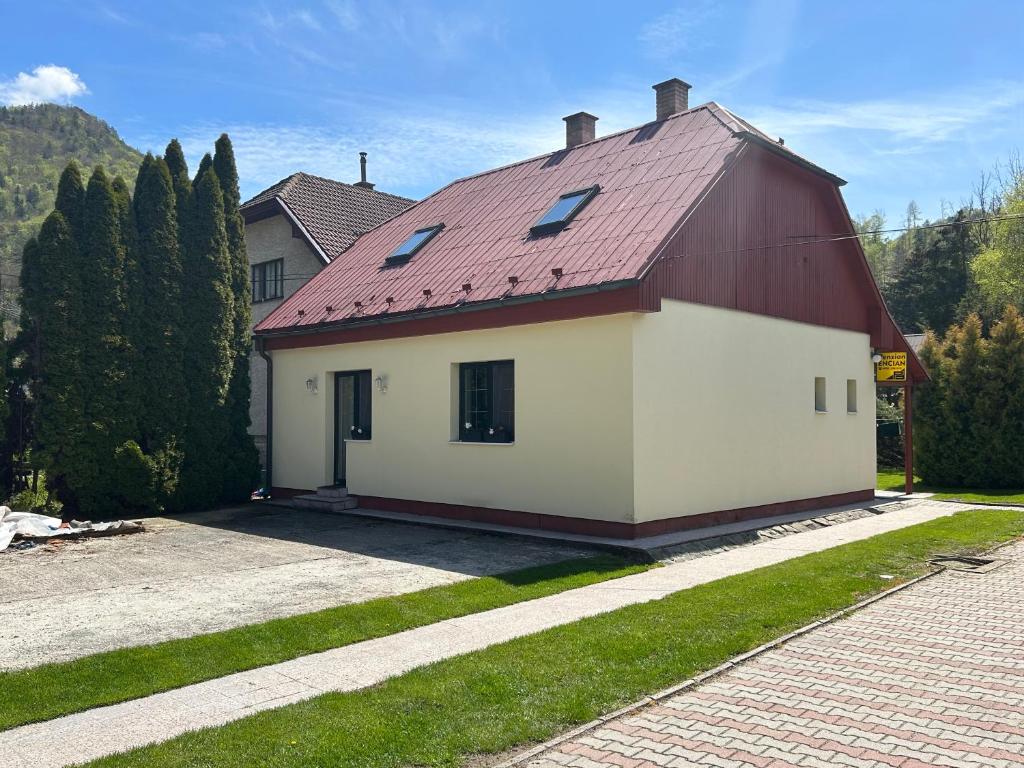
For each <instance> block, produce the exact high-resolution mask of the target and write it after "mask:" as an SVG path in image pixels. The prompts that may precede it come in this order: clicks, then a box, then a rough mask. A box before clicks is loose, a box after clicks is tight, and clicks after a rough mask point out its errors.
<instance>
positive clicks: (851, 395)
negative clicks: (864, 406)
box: [846, 379, 857, 413]
mask: <svg viewBox="0 0 1024 768" xmlns="http://www.w3.org/2000/svg"><path fill="white" fill-rule="evenodd" d="M846 412H847V413H856V412H857V380H856V379H847V380H846Z"/></svg>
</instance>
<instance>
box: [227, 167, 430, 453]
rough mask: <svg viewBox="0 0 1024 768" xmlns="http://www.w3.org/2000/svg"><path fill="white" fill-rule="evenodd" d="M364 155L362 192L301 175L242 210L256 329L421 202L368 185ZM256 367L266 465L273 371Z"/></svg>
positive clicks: (259, 440)
mask: <svg viewBox="0 0 1024 768" xmlns="http://www.w3.org/2000/svg"><path fill="white" fill-rule="evenodd" d="M361 154H362V155H363V156H362V158H361V161H362V181H359V182H356V183H355V184H343V183H342V182H340V181H333V180H331V179H324V178H320V177H319V176H310V175H309V174H308V173H293V174H292V175H291V176H289V177H288V178H286V179H282V180H281V181H279V182H277V184H275V185H274V186H272V187H270V188H269V189H265V190H264V191H262V192H260V193H259V194H258V195H256V196H255V197H254V198H252V199H251V200H248V201H247V202H245V203H243V204H242V216H243V217H244V218H245V245H246V250H247V252H248V254H249V264H250V265H251V267H250V268H251V270H252V302H253V307H252V319H253V325H254V326H255V325H256V324H257V323H259V322H260V321H261V320H263V318H265V317H266V316H267V315H269V314H270V313H271V311H273V310H274V309H276V308H277V307H278V306H279V305H280V304H281V302H282V301H284V300H285V299H286V298H288V297H289V296H291V295H292V294H293V293H295V292H296V291H297V290H298V289H299V288H300V287H301V286H302V285H303V284H304V283H305V282H307V281H308V280H309V279H310V278H311V277H313V275H315V274H317V273H318V272H319V271H320V270H322V269H323V268H324V267H326V266H327V265H328V264H330V263H331V261H332V260H334V259H335V258H337V257H338V256H339V255H340V254H341V253H343V252H344V251H345V250H346V249H347V248H348V247H349V246H351V245H352V243H354V242H355V241H356V238H357V237H359V235H360V234H362V233H363V232H365V231H367V230H368V229H372V228H373V227H375V226H377V225H378V224H381V223H382V222H385V221H387V220H388V219H390V218H391V217H393V216H395V215H396V214H398V213H401V212H402V211H404V210H405V209H406V208H408V207H409V206H410V205H412V203H413V202H415V201H413V200H409V199H407V198H404V197H398V196H396V195H389V194H386V193H384V192H377V191H376V190H374V188H373V184H370V183H369V182H367V181H366V158H365V153H361ZM251 365H252V401H251V406H250V415H251V417H252V428H251V430H250V431H251V432H252V434H253V436H254V437H255V440H256V445H257V447H258V448H259V450H260V457H261V459H262V460H264V461H265V456H266V434H267V431H266V430H267V364H266V362H265V361H264V360H263V359H262V358H260V357H259V356H258V355H253V356H252V363H251Z"/></svg>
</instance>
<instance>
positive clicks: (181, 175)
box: [164, 139, 192, 244]
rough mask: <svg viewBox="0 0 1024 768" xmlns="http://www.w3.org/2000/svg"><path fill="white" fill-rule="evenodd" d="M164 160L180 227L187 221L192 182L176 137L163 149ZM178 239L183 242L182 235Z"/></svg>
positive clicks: (190, 202)
mask: <svg viewBox="0 0 1024 768" xmlns="http://www.w3.org/2000/svg"><path fill="white" fill-rule="evenodd" d="M164 162H165V163H167V170H168V171H169V172H170V174H171V182H172V184H173V186H174V199H175V209H176V211H177V214H178V226H179V227H182V226H184V225H185V222H187V221H188V216H189V206H190V205H191V204H192V182H191V181H189V178H188V164H187V163H186V162H185V153H184V152H182V150H181V144H180V143H179V142H178V140H177V139H171V141H170V142H169V143H168V144H167V149H165V150H164ZM179 241H180V242H181V243H182V244H183V243H184V237H183V236H181V235H179Z"/></svg>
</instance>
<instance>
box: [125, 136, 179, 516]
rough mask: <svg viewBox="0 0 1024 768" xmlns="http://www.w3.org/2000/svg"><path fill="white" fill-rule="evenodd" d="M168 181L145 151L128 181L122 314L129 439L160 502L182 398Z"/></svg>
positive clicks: (170, 473) (170, 477)
mask: <svg viewBox="0 0 1024 768" xmlns="http://www.w3.org/2000/svg"><path fill="white" fill-rule="evenodd" d="M175 206H176V199H175V194H174V182H173V180H172V178H171V173H170V170H169V168H168V166H167V163H166V162H164V160H162V159H158V158H154V157H153V156H152V155H146V157H145V158H144V159H143V161H142V165H141V166H140V168H139V175H138V178H137V179H136V181H135V199H134V201H133V207H134V211H135V224H136V228H137V240H136V254H137V259H136V261H137V263H136V268H137V270H138V288H137V290H136V291H135V293H134V296H133V301H132V304H133V305H134V306H130V307H129V313H128V315H129V316H130V317H131V318H132V320H133V322H132V326H131V333H130V340H131V343H132V347H133V350H134V354H135V366H134V371H133V389H134V390H135V400H136V401H137V402H138V403H139V406H138V421H137V431H136V434H137V440H138V443H139V446H140V448H141V450H142V452H143V453H144V454H145V455H147V456H149V457H151V459H152V460H153V463H154V467H155V469H157V473H156V476H155V477H154V483H155V485H154V490H155V493H156V498H157V500H158V502H160V503H166V500H167V497H168V496H169V494H170V493H171V492H172V491H173V489H174V488H175V487H176V485H177V480H178V475H179V472H180V468H181V445H180V435H181V432H182V430H181V427H182V426H183V419H182V405H183V403H185V402H186V389H185V374H184V350H183V347H184V344H185V334H184V333H183V329H182V307H181V300H182V264H181V252H180V249H179V246H178V219H177V213H176V209H175Z"/></svg>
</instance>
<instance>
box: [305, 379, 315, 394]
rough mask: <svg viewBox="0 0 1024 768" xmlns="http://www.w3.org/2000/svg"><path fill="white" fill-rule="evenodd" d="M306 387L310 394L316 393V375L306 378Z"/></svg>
mask: <svg viewBox="0 0 1024 768" xmlns="http://www.w3.org/2000/svg"><path fill="white" fill-rule="evenodd" d="M306 389H307V390H309V392H310V393H311V394H314V395H315V394H316V389H317V387H316V376H312V377H310V378H308V379H306Z"/></svg>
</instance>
